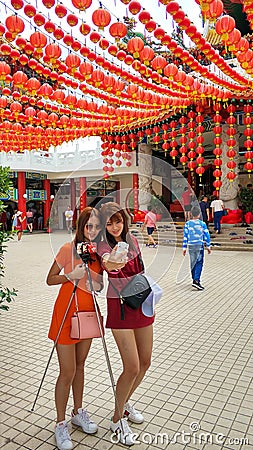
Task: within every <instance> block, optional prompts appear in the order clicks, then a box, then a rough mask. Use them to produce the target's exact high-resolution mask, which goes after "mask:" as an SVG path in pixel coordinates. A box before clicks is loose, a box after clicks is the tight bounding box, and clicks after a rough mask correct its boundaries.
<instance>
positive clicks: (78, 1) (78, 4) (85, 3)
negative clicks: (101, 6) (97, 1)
mask: <svg viewBox="0 0 253 450" xmlns="http://www.w3.org/2000/svg"><path fill="white" fill-rule="evenodd" d="M71 1H72V4H73V6H74V7H75V8H77V9H79V11H85V10H86V9H87V8H89V7H90V5H91V3H92V0H71Z"/></svg>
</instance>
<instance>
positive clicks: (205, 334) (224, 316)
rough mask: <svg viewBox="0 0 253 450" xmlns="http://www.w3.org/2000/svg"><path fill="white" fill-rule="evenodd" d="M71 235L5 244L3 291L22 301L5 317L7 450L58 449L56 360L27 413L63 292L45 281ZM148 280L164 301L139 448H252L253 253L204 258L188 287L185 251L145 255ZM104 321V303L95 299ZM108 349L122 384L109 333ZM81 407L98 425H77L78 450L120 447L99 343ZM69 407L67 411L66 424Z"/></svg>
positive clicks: (1, 332) (2, 380)
mask: <svg viewBox="0 0 253 450" xmlns="http://www.w3.org/2000/svg"><path fill="white" fill-rule="evenodd" d="M68 239H69V236H68V235H67V234H64V233H62V234H57V233H52V235H47V234H46V233H45V234H43V233H41V234H36V235H24V236H23V237H22V240H21V242H19V243H18V242H16V241H15V240H14V241H13V242H10V243H9V246H8V254H7V256H6V261H5V265H6V277H5V280H4V284H5V285H7V286H8V287H10V288H11V287H16V288H17V289H18V291H19V292H18V296H17V298H16V300H15V302H14V303H12V304H11V306H10V310H9V312H3V313H2V314H1V316H0V322H1V327H0V337H1V356H0V358H1V375H0V390H1V425H0V428H1V432H0V436H1V437H0V448H1V449H2V448H3V449H4V450H16V449H29V450H35V449H40V450H53V449H55V448H56V447H55V442H54V420H55V410H54V383H55V381H56V378H57V373H58V364H57V357H56V354H54V357H53V360H52V362H51V365H50V367H49V371H48V373H47V376H46V379H45V382H44V384H43V387H42V391H41V394H40V397H39V399H38V402H37V405H36V408H35V412H33V413H32V412H31V411H30V410H31V407H32V404H33V401H34V398H35V395H36V392H37V389H38V386H39V384H40V381H41V377H42V374H43V371H44V368H45V366H46V363H47V361H48V357H49V354H50V351H51V349H52V343H51V341H49V340H48V338H47V331H48V327H49V323H50V318H51V312H52V308H53V304H54V300H55V298H56V294H57V292H58V289H59V287H57V286H54V287H49V286H46V284H45V277H46V274H47V271H48V269H49V267H50V265H51V262H52V259H53V253H52V247H53V249H54V250H56V249H57V248H58V247H59V246H60V245H61V243H63V242H65V240H68ZM143 256H144V260H145V263H146V267H147V269H148V271H149V273H150V274H151V275H152V276H153V277H154V278H157V277H159V278H160V279H159V283H160V284H161V286H162V287H163V290H164V295H163V298H162V300H161V302H160V304H159V305H158V306H157V308H156V311H157V313H156V320H155V332H154V351H153V359H152V365H151V368H150V369H149V371H148V373H147V375H146V377H145V379H144V381H143V382H142V384H141V386H140V387H139V388H138V390H137V391H136V393H135V394H134V397H133V400H134V401H135V402H136V407H137V408H138V409H140V410H141V411H142V412H143V414H144V416H145V422H144V424H142V425H133V426H132V425H131V428H132V429H133V430H134V432H136V433H137V440H138V442H137V444H136V446H135V448H136V449H139V450H151V449H166V448H169V449H171V450H174V449H175V450H183V449H194V450H202V449H204V450H216V449H231V450H235V449H240V450H241V449H245V450H246V449H247V450H250V449H252V448H253V422H252V407H253V386H252V373H253V367H252V348H253V345H252V344H253V339H252V331H253V330H252V310H253V303H252V300H253V294H252V293H253V289H252V253H250V252H249V253H247V252H246V253H243V252H228V251H227V252H223V251H219V252H212V254H211V255H207V254H206V255H205V264H204V272H203V277H202V283H203V285H204V286H205V290H204V291H202V292H200V291H195V290H193V288H192V287H191V280H190V275H189V264H188V263H189V262H188V257H186V259H185V260H184V259H183V256H182V252H181V250H180V249H179V248H177V249H173V248H171V247H162V246H160V247H159V248H158V249H151V248H145V247H144V248H143ZM99 302H100V304H101V309H102V311H103V312H104V314H105V301H104V296H103V295H100V296H99ZM106 341H107V345H108V350H109V354H110V360H111V364H112V367H113V371H114V374H115V378H117V376H118V374H119V373H120V370H121V364H120V359H119V356H118V351H117V348H116V345H115V343H114V341H113V339H112V336H111V333H110V331H109V330H107V331H106ZM84 406H85V407H86V406H87V409H88V411H89V413H90V415H91V416H92V419H93V420H94V421H96V422H97V423H98V425H99V431H98V433H97V434H96V435H94V436H88V435H85V434H84V433H82V432H81V431H80V429H77V428H75V427H72V428H71V436H72V440H73V443H74V444H75V449H98V450H109V449H113V450H114V449H118V448H123V446H121V445H120V444H113V443H112V442H111V433H110V431H109V420H110V417H111V415H112V409H113V394H112V388H111V386H110V380H109V375H108V371H107V366H106V362H105V357H104V354H103V349H102V343H101V342H100V340H99V339H94V341H93V344H92V348H91V351H90V354H89V357H88V360H87V363H86V387H85V395H84ZM70 410H71V399H70V402H69V405H68V411H67V414H68V419H69V418H70Z"/></svg>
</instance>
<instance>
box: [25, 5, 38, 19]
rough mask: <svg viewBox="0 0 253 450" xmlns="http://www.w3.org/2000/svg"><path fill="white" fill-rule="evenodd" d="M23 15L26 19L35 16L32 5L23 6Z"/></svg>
mask: <svg viewBox="0 0 253 450" xmlns="http://www.w3.org/2000/svg"><path fill="white" fill-rule="evenodd" d="M24 13H25V14H26V15H27V17H30V18H32V17H34V16H35V14H36V9H35V8H34V6H32V5H25V7H24Z"/></svg>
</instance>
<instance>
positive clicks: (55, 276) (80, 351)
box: [47, 207, 103, 450]
mask: <svg viewBox="0 0 253 450" xmlns="http://www.w3.org/2000/svg"><path fill="white" fill-rule="evenodd" d="M100 231H101V220H100V214H99V212H98V211H97V210H96V209H93V208H91V207H87V208H85V209H84V210H83V211H82V213H81V214H80V216H79V219H78V225H77V231H76V235H75V238H74V240H73V241H72V242H67V243H66V244H64V245H63V246H62V247H61V248H60V250H59V252H58V254H57V255H56V257H55V260H54V262H53V264H52V266H51V268H50V270H49V273H48V276H47V284H48V285H50V286H51V285H57V284H59V285H61V288H60V291H59V293H58V296H57V299H56V302H55V305H54V310H53V315H52V320H51V325H50V329H49V334H48V337H49V338H50V339H52V340H53V341H55V340H56V337H57V334H58V332H59V329H60V326H61V323H62V319H63V317H64V314H65V311H66V308H67V306H68V303H69V300H70V297H71V294H72V292H73V289H74V284H75V282H76V281H77V280H78V286H77V290H76V294H75V295H76V296H77V301H78V306H79V310H80V311H94V310H95V308H94V302H93V297H92V294H91V292H90V286H89V281H88V277H87V273H86V269H85V267H84V265H83V264H82V260H81V258H80V256H79V255H78V254H77V244H78V243H81V242H97V241H99V240H100ZM91 259H92V261H89V263H88V264H89V267H90V272H91V277H92V282H93V288H94V290H95V291H98V290H101V289H102V287H103V276H102V269H101V265H100V261H99V258H98V256H97V254H92V258H91ZM75 310H76V306H75V300H74V299H73V302H72V304H71V306H70V309H69V311H68V314H67V317H66V320H65V322H64V325H63V328H62V331H61V333H60V336H59V339H58V342H57V345H56V350H57V356H58V361H59V368H60V373H59V376H58V379H57V382H56V386H55V404H56V411H57V419H56V422H57V423H56V427H55V439H56V444H57V447H58V449H59V450H71V449H72V448H73V444H72V441H71V437H70V434H69V431H68V424H67V421H66V417H65V415H66V408H67V402H68V399H69V394H70V388H71V387H72V392H73V400H74V405H73V411H72V415H71V422H72V424H74V425H77V426H80V427H81V428H82V430H83V431H84V432H85V433H88V434H93V433H96V431H97V429H98V427H97V425H96V423H94V422H93V421H92V420H91V419H90V418H89V415H88V413H87V411H86V409H83V407H82V401H83V390H84V365H85V361H86V358H87V356H88V353H89V350H90V347H91V343H92V339H83V340H76V339H75V340H73V339H71V337H70V330H71V317H72V316H73V314H74V312H75Z"/></svg>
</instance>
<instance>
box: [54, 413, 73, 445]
mask: <svg viewBox="0 0 253 450" xmlns="http://www.w3.org/2000/svg"><path fill="white" fill-rule="evenodd" d="M54 433H55V440H56V445H57V447H58V449H59V450H71V449H72V448H73V444H72V442H71V437H70V435H69V430H68V424H67V422H66V420H63V421H62V422H58V423H57V424H56V426H55V432H54Z"/></svg>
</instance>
